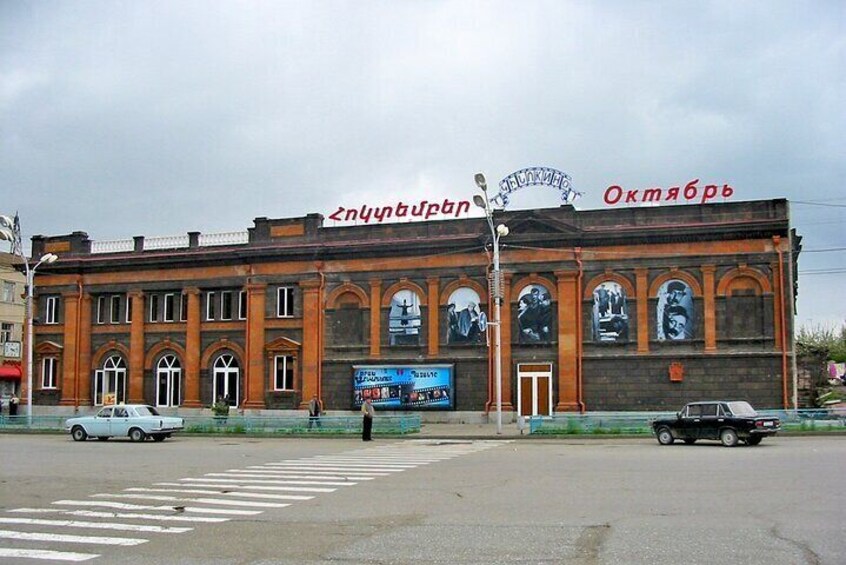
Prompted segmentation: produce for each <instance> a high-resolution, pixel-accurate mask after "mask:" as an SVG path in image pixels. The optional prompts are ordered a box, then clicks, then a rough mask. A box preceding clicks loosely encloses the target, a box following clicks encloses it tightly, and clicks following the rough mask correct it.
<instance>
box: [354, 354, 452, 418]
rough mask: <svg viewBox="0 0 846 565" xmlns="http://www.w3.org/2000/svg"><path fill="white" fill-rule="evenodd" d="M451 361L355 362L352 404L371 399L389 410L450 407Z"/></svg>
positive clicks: (374, 403) (356, 404)
mask: <svg viewBox="0 0 846 565" xmlns="http://www.w3.org/2000/svg"><path fill="white" fill-rule="evenodd" d="M453 398H454V389H453V365H401V366H400V365H355V366H353V405H354V406H356V407H360V406H361V404H362V403H363V402H364V401H365V400H367V399H370V401H371V402H372V403H373V407H374V408H377V409H379V408H381V409H388V410H421V409H424V410H425V409H440V410H449V409H451V408H452V407H453V406H454V403H453Z"/></svg>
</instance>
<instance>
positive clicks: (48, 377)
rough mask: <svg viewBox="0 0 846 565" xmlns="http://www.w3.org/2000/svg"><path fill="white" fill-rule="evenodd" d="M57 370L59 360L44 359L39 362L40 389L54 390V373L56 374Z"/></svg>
mask: <svg viewBox="0 0 846 565" xmlns="http://www.w3.org/2000/svg"><path fill="white" fill-rule="evenodd" d="M58 368H59V359H58V358H56V357H45V358H43V359H42V360H41V388H43V389H55V388H56V384H57V383H56V377H57V374H56V373H58Z"/></svg>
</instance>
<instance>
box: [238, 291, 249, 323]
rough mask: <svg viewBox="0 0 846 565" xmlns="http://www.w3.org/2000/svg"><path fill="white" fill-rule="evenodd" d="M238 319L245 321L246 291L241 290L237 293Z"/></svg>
mask: <svg viewBox="0 0 846 565" xmlns="http://www.w3.org/2000/svg"><path fill="white" fill-rule="evenodd" d="M238 319H239V320H246V319H247V291H246V290H242V291H240V292H239V293H238Z"/></svg>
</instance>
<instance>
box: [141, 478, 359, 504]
mask: <svg viewBox="0 0 846 565" xmlns="http://www.w3.org/2000/svg"><path fill="white" fill-rule="evenodd" d="M243 482H244V481H236V480H230V479H198V481H197V482H191V483H155V486H161V487H194V486H196V487H204V488H218V489H247V490H266V491H284V490H285V487H280V486H272V485H250V484H242V483H243ZM247 482H249V481H247ZM283 484H284V483H283ZM324 484H325V483H324ZM355 484H357V483H345V486H353V485H355ZM311 498H313V497H308V498H304V499H300V498H296V499H294V500H309V499H311Z"/></svg>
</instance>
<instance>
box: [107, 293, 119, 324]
mask: <svg viewBox="0 0 846 565" xmlns="http://www.w3.org/2000/svg"><path fill="white" fill-rule="evenodd" d="M109 314H110V315H111V320H112V323H113V324H119V323H120V295H119V294H115V295H114V296H112V304H111V306H110V307H109Z"/></svg>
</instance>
